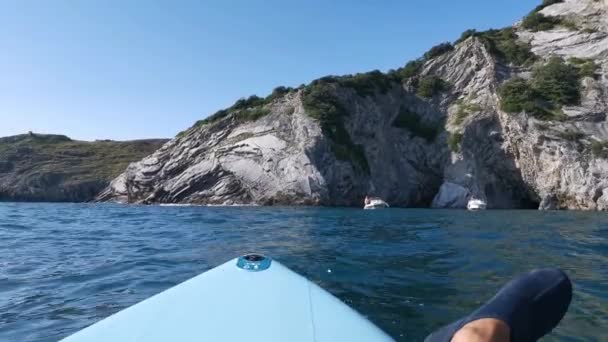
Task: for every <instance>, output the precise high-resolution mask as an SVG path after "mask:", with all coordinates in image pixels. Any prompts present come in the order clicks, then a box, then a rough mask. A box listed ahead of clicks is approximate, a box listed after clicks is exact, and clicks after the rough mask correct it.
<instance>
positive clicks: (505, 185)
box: [98, 0, 608, 210]
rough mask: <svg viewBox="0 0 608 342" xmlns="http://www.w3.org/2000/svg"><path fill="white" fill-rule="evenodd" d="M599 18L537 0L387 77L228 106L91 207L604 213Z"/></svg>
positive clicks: (604, 19)
mask: <svg viewBox="0 0 608 342" xmlns="http://www.w3.org/2000/svg"><path fill="white" fill-rule="evenodd" d="M607 12H608V0H604V1H593V0H565V1H559V0H545V1H544V3H543V4H542V5H540V6H539V7H538V8H536V9H534V10H533V11H532V12H531V13H530V15H528V16H527V17H526V18H525V19H524V20H522V21H521V22H519V23H516V24H515V25H514V26H513V27H509V28H504V29H500V30H490V31H485V32H477V31H474V30H469V31H467V32H465V33H463V35H462V37H461V39H459V40H458V41H457V42H456V43H455V44H450V43H445V44H441V45H439V46H436V47H434V48H433V49H431V50H430V51H429V52H427V53H426V54H425V55H424V56H423V57H421V58H420V59H418V60H415V61H412V62H409V63H408V64H407V65H405V66H404V67H403V68H400V69H398V70H391V71H389V72H387V73H381V72H378V71H374V72H370V73H363V74H357V75H347V76H341V77H333V76H329V77H324V78H321V79H319V80H316V81H314V82H312V83H311V84H309V85H306V86H301V87H299V88H297V89H291V88H284V87H279V88H277V89H275V91H274V92H273V93H272V94H271V95H269V96H268V97H266V98H259V97H255V96H252V97H250V98H247V99H241V100H239V101H237V102H236V103H235V105H233V106H232V107H230V108H228V109H226V110H222V111H219V112H218V113H216V114H214V115H212V116H210V117H209V118H207V119H205V120H201V121H199V122H198V123H196V124H195V125H194V126H193V127H191V128H189V129H188V130H186V131H184V132H182V133H180V134H179V135H178V136H177V137H176V138H174V139H173V140H171V141H169V142H168V143H167V144H165V145H164V146H163V147H162V148H160V149H159V150H157V151H156V152H155V153H153V154H152V155H150V156H148V157H146V158H144V159H143V160H141V161H139V162H137V163H133V164H131V165H130V166H129V167H128V168H127V169H126V171H125V172H124V173H122V174H121V175H120V176H119V177H117V178H116V179H114V180H113V181H112V183H111V184H110V186H109V187H107V188H106V189H105V190H104V191H103V192H102V193H101V194H100V195H99V196H98V199H99V200H104V201H105V200H112V201H122V202H131V203H200V204H265V205H270V204H312V205H360V204H361V199H362V198H363V197H364V196H365V195H366V194H373V195H376V196H380V197H382V198H384V199H386V200H387V201H388V202H389V203H391V204H392V205H394V206H408V207H412V206H432V207H437V208H462V207H464V206H465V205H466V202H467V200H468V199H469V198H471V197H475V198H480V199H483V200H486V201H487V203H488V206H489V208H541V209H560V208H568V209H599V210H605V209H608V159H607V158H608V142H607V139H608V130H607V129H606V127H607V126H606V112H607V100H608V95H607V93H606V92H607V90H608V77H607V76H606V72H607V71H608V13H607Z"/></svg>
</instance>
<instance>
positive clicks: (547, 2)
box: [532, 0, 564, 13]
mask: <svg viewBox="0 0 608 342" xmlns="http://www.w3.org/2000/svg"><path fill="white" fill-rule="evenodd" d="M560 2H564V0H543V2H542V4H540V5H538V6H536V8H535V9H534V10H533V11H532V13H534V12H539V11H542V10H543V9H544V8H545V7H548V6H551V5H553V4H558V3H560Z"/></svg>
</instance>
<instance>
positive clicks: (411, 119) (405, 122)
mask: <svg viewBox="0 0 608 342" xmlns="http://www.w3.org/2000/svg"><path fill="white" fill-rule="evenodd" d="M393 126H394V127H399V128H405V129H407V130H408V131H409V132H410V133H411V134H412V135H413V136H416V137H420V138H423V139H425V140H426V141H427V142H429V143H431V142H433V141H435V138H436V137H437V135H438V134H439V133H440V132H441V125H439V124H436V123H426V122H423V121H422V119H421V118H420V116H419V115H418V114H416V113H414V112H412V111H410V110H409V109H408V108H406V107H401V109H400V110H399V114H398V115H397V117H396V118H395V121H393Z"/></svg>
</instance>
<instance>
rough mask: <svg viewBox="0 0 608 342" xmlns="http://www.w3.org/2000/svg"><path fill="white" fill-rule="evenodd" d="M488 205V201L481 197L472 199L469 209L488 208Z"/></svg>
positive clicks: (468, 204)
mask: <svg viewBox="0 0 608 342" xmlns="http://www.w3.org/2000/svg"><path fill="white" fill-rule="evenodd" d="M487 207H488V205H487V203H486V202H484V201H482V200H480V199H474V198H473V199H470V200H469V203H467V209H468V210H471V211H477V210H486V208H487Z"/></svg>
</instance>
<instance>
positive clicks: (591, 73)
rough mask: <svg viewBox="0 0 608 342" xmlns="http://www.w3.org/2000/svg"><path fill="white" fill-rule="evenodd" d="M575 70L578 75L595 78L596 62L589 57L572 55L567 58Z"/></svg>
mask: <svg viewBox="0 0 608 342" xmlns="http://www.w3.org/2000/svg"><path fill="white" fill-rule="evenodd" d="M568 62H570V64H572V65H573V66H574V67H575V68H576V69H577V70H578V74H579V76H580V77H591V78H597V76H598V75H597V69H598V68H599V67H598V66H597V64H595V62H594V61H593V60H592V59H589V58H577V57H572V58H570V59H569V60H568Z"/></svg>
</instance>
